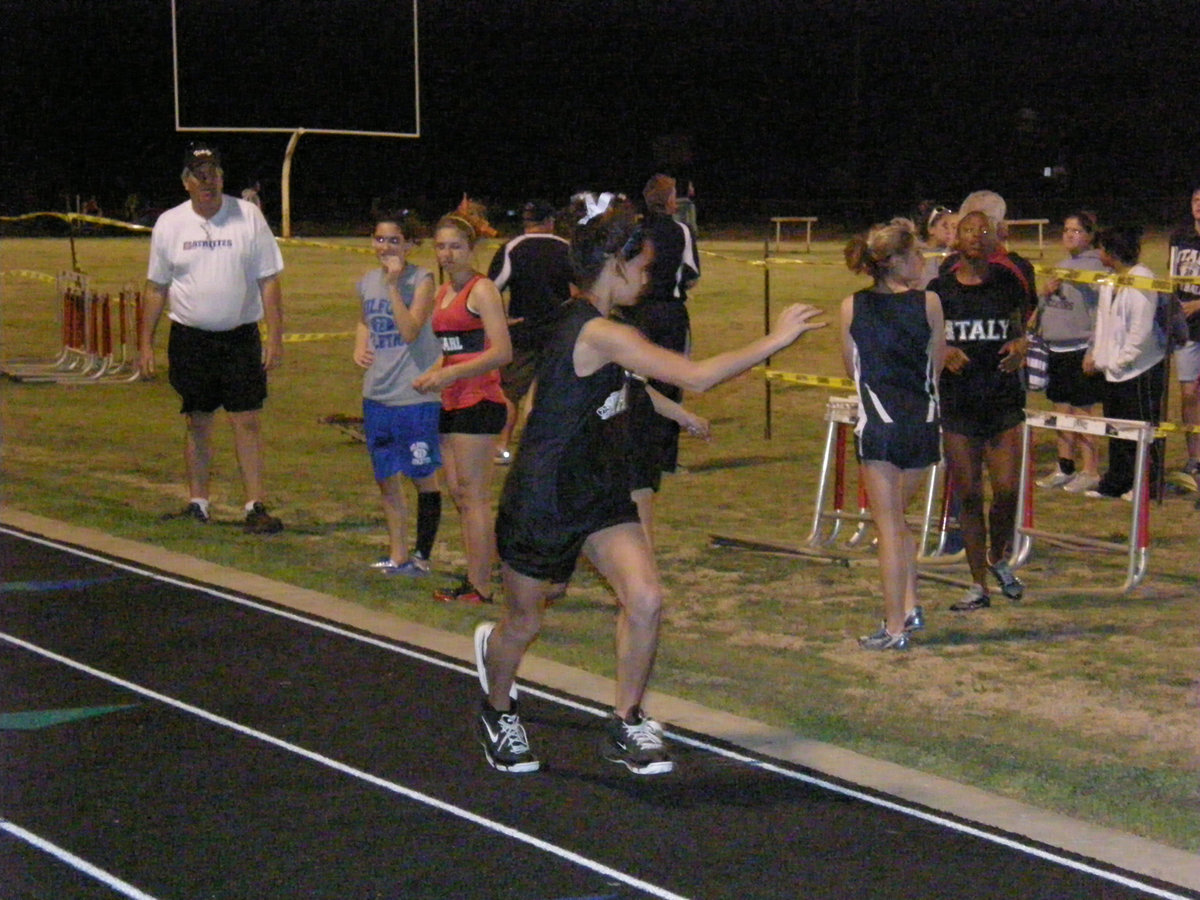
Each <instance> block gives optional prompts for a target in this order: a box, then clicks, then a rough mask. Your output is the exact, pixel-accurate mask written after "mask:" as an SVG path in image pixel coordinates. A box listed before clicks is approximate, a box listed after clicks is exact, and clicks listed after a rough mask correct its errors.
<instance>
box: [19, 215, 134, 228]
mask: <svg viewBox="0 0 1200 900" xmlns="http://www.w3.org/2000/svg"><path fill="white" fill-rule="evenodd" d="M39 218H42V219H61V220H62V221H64V222H72V223H74V222H87V223H88V224H90V225H111V226H113V227H114V228H124V229H125V230H126V231H151V230H152V229H151V228H150V227H149V226H147V225H136V224H134V223H133V222H122V221H121V220H120V219H109V218H107V217H106V216H89V215H84V214H83V213H60V212H35V213H25V214H24V215H20V216H0V222H23V221H26V220H28V219H39Z"/></svg>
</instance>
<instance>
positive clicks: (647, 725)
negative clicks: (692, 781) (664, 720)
mask: <svg viewBox="0 0 1200 900" xmlns="http://www.w3.org/2000/svg"><path fill="white" fill-rule="evenodd" d="M633 717H634V718H633V721H627V720H625V719H622V718H621V717H620V716H618V715H617V714H616V713H611V714H610V715H609V717H608V720H607V721H606V722H605V723H604V731H605V734H604V745H603V750H602V752H603V754H604V758H605V759H607V760H608V761H609V762H615V763H620V764H621V765H623V766H624V767H625V768H627V769H628V770H629V771H630V772H632V773H633V774H634V775H665V774H667V773H668V772H670V771H672V770H673V769H674V768H675V763H673V762H672V761H671V755H670V754H669V753H668V752H667V746H666V744H665V743H664V742H663V735H662V726H661V725H659V724H658V723H657V722H655V721H654V720H653V719H650V718H647V717H646V716H644V715H642V711H641V710H640V709H638V710H634V712H633Z"/></svg>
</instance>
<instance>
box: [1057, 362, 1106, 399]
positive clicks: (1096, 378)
mask: <svg viewBox="0 0 1200 900" xmlns="http://www.w3.org/2000/svg"><path fill="white" fill-rule="evenodd" d="M1086 353H1087V351H1086V350H1068V351H1067V352H1066V353H1055V352H1053V351H1051V353H1050V365H1049V368H1048V369H1047V375H1048V376H1049V381H1047V382H1046V399H1047V400H1049V401H1050V402H1051V403H1065V404H1067V405H1068V406H1074V407H1085V406H1093V405H1094V404H1096V403H1103V402H1104V385H1105V381H1104V373H1102V372H1097V373H1096V374H1095V375H1085V374H1084V371H1083V357H1084V355H1085V354H1086Z"/></svg>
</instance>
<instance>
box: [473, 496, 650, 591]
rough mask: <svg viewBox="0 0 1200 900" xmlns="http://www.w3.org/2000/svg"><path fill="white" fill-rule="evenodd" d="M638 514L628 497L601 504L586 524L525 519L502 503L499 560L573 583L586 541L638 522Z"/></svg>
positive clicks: (544, 577) (530, 572) (535, 575)
mask: <svg viewBox="0 0 1200 900" xmlns="http://www.w3.org/2000/svg"><path fill="white" fill-rule="evenodd" d="M637 521H639V519H638V512H637V507H636V506H634V504H633V501H632V500H631V499H630V498H629V495H628V494H624V495H623V496H620V495H618V496H613V497H610V498H608V502H605V503H601V504H598V505H597V507H596V508H594V509H593V510H592V515H591V516H589V517H588V518H587V520H585V521H574V522H563V521H557V520H549V519H540V518H530V519H525V520H522V519H521V518H520V517H519V516H518V515H513V514H511V513H510V511H508V510H506V509H505V507H504V504H503V503H501V505H500V511H499V513H498V514H497V516H496V547H497V549H498V551H499V554H500V558H501V559H502V560H504V562H506V563H507V564H508V565H509V566H510V567H511V568H512V569H513V571H515V572H520V573H521V574H522V575H527V576H528V577H530V578H537V579H539V580H540V581H548V582H550V583H551V584H566V583H567V582H568V581H570V580H571V575H572V573H573V572H574V571H575V564H576V563H577V562H578V561H579V553H580V551H582V550H583V545H584V542H585V541H586V540H587V539H588V538H589V537H590V536H591V535H593V534H595V533H596V532H597V531H603V530H604V529H605V528H611V527H612V526H613V525H623V524H625V523H627V522H637Z"/></svg>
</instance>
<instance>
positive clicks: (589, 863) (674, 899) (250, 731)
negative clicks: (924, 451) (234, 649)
mask: <svg viewBox="0 0 1200 900" xmlns="http://www.w3.org/2000/svg"><path fill="white" fill-rule="evenodd" d="M0 641H4V642H6V643H9V644H12V645H13V646H14V647H20V648H22V649H23V650H28V651H29V652H31V653H36V654H38V655H39V656H42V657H44V658H46V659H49V660H52V661H54V662H57V663H60V664H61V665H64V666H68V667H70V668H72V669H75V670H77V671H79V672H83V673H84V674H85V675H90V676H92V677H93V678H99V679H101V680H102V681H107V682H108V683H109V684H115V685H116V686H117V687H121V688H124V689H125V690H127V691H132V692H134V693H135V694H140V695H141V696H143V697H148V698H149V699H151V700H157V701H158V702H159V703H163V704H166V705H167V706H171V707H174V708H175V709H178V710H181V711H182V712H186V713H190V714H191V715H193V716H197V717H198V718H201V719H204V720H205V721H206V722H211V723H212V724H214V725H220V726H221V727H223V728H228V729H230V730H232V731H236V732H237V733H239V734H242V735H245V736H246V737H251V738H254V739H255V740H259V741H262V742H263V743H266V744H270V745H272V746H274V747H278V748H280V749H281V750H286V751H288V752H289V753H294V754H296V755H297V756H301V757H303V758H305V759H307V760H310V761H311V762H315V763H317V764H318V765H322V766H325V767H326V768H330V769H333V770H334V771H337V772H341V773H342V774H343V775H349V776H351V777H352V778H357V779H358V780H360V781H365V782H367V783H368V784H371V785H374V786H375V787H380V788H383V789H384V790H386V791H391V792H392V793H393V794H399V795H400V796H401V797H405V798H407V799H409V800H415V801H416V802H418V803H424V804H425V805H426V806H432V807H433V808H434V809H436V810H438V811H439V812H444V813H449V814H450V815H452V816H457V817H458V818H460V819H464V820H466V821H467V822H470V823H471V824H473V825H478V826H480V827H481V828H486V829H488V830H489V831H494V832H496V833H497V834H500V835H503V836H504V837H508V838H512V839H513V840H516V841H520V842H522V843H525V844H529V845H530V846H532V847H536V848H537V849H538V850H542V851H544V852H546V853H550V854H552V855H554V856H557V857H560V858H561V859H564V860H566V861H567V862H570V863H574V864H575V865H578V866H582V867H583V868H585V869H590V870H592V871H593V872H596V873H597V874H600V875H604V876H607V877H609V878H615V879H617V880H618V881H620V882H622V883H623V884H627V885H629V886H630V887H634V888H637V889H638V890H641V891H645V892H646V893H648V894H651V895H652V896H655V897H661V898H662V900H688V898H686V897H683V896H682V895H680V894H675V893H672V892H671V891H668V890H666V889H665V888H660V887H658V886H656V885H653V884H650V883H649V882H647V881H642V880H641V879H640V878H635V877H634V876H632V875H626V874H625V873H624V872H620V871H618V870H617V869H613V868H610V867H609V866H606V865H604V864H603V863H599V862H596V861H595V860H591V859H588V858H587V857H586V856H581V855H580V854H578V853H574V852H573V851H571V850H567V849H565V848H563V847H559V846H557V845H555V844H551V843H550V842H548V841H544V840H542V839H541V838H538V837H534V836H533V835H531V834H526V833H525V832H523V831H518V830H517V829H515V828H510V827H509V826H507V825H504V824H502V823H500V822H496V821H493V820H492V819H488V818H485V817H483V816H481V815H478V814H476V813H473V812H471V811H470V810H466V809H463V808H462V807H461V806H455V805H454V804H452V803H447V802H445V801H444V800H438V799H437V798H436V797H431V796H430V795H428V794H423V793H421V792H420V791H415V790H413V789H412V788H408V787H405V786H404V785H402V784H397V783H396V782H394V781H388V780H387V779H386V778H380V777H379V776H378V775H372V774H371V773H370V772H364V771H363V770H362V769H357V768H355V767H354V766H351V765H347V764H346V763H343V762H339V761H338V760H336V759H332V758H330V757H328V756H324V755H322V754H320V753H317V752H315V751H313V750H309V749H307V748H305V747H301V746H300V745H298V744H293V743H291V742H290V741H285V740H283V739H282V738H277V737H275V736H274V735H270V734H267V733H266V732H265V731H259V730H258V729H256V728H251V727H249V726H248V725H242V724H240V723H239V722H235V721H233V720H232V719H226V718H225V717H224V716H219V715H217V714H216V713H211V712H209V711H208V710H206V709H201V708H200V707H198V706H193V705H192V704H190V703H185V702H184V701H182V700H176V699H175V698H174V697H169V696H167V695H166V694H160V693H159V692H158V691H154V690H151V689H150V688H146V687H142V686H141V685H139V684H135V683H134V682H132V681H126V680H125V679H124V678H120V677H118V676H116V675H112V674H109V673H108V672H103V671H101V670H100V669H95V668H93V667H92V666H89V665H87V664H86V663H81V662H79V661H78V660H74V659H71V658H70V657H66V656H63V655H62V654H60V653H55V652H54V651H53V650H47V649H46V648H45V647H39V646H38V645H37V644H33V643H30V642H29V641H26V640H24V639H22V638H19V637H16V636H14V635H11V634H5V633H4V632H2V631H0Z"/></svg>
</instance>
